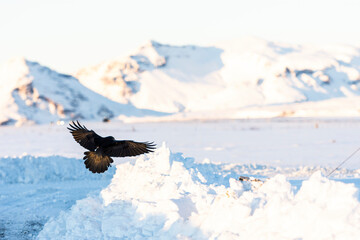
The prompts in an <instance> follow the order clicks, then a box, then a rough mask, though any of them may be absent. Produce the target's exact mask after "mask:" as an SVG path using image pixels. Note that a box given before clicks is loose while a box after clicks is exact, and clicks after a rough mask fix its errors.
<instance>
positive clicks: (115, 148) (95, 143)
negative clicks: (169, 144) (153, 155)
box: [67, 121, 155, 173]
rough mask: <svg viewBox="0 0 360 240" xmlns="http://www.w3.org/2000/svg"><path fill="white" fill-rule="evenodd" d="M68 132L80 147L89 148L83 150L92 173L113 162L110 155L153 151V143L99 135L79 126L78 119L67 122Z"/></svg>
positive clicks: (100, 170)
mask: <svg viewBox="0 0 360 240" xmlns="http://www.w3.org/2000/svg"><path fill="white" fill-rule="evenodd" d="M69 126H70V127H68V128H67V129H69V130H70V133H71V134H72V136H73V137H74V139H75V141H76V142H77V143H79V144H80V145H81V146H82V147H84V148H86V149H88V150H90V151H88V152H84V154H85V156H84V160H85V162H84V163H85V166H86V168H88V169H89V170H90V171H91V172H93V173H102V172H105V171H106V170H107V169H108V167H109V166H110V165H111V163H112V162H113V160H112V158H111V157H130V156H136V155H140V154H143V153H149V152H153V151H154V149H155V144H154V143H152V142H151V143H149V142H134V141H130V140H123V141H118V140H115V138H114V137H111V136H110V137H105V138H103V137H101V136H99V135H97V134H96V133H95V132H94V131H93V130H88V129H87V128H86V127H85V126H81V125H80V123H79V122H78V121H76V122H74V121H73V122H72V124H71V123H70V124H69Z"/></svg>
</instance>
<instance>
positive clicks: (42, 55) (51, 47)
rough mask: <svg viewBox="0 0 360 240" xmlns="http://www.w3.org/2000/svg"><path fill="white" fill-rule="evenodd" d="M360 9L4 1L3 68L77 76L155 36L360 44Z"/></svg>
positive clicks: (287, 3)
mask: <svg viewBox="0 0 360 240" xmlns="http://www.w3.org/2000/svg"><path fill="white" fill-rule="evenodd" d="M359 10H360V1H358V0H336V1H335V0H299V1H298V0H247V1H243V0H221V1H211V0H182V1H171V0H126V1H122V0H101V1H100V0H99V1H98V0H96V1H91V0H72V1H67V0H32V1H31V0H0V64H1V63H3V62H5V61H6V60H8V59H10V58H13V57H18V56H24V57H26V58H27V59H29V60H33V61H37V62H40V63H41V64H44V65H46V66H49V67H51V68H53V69H55V70H57V71H60V72H64V73H74V72H76V71H77V70H78V69H80V68H81V67H86V66H89V65H94V64H97V63H100V62H102V61H104V60H109V59H112V58H116V57H121V56H125V55H127V54H129V53H131V52H132V51H134V50H136V49H137V48H138V47H140V46H141V45H142V44H143V43H145V42H146V41H147V40H150V39H153V40H155V41H158V42H160V43H165V44H174V45H183V44H193V45H201V46H208V45H212V44H214V43H216V42H221V41H224V40H234V39H237V38H240V37H242V36H257V37H261V38H264V39H267V40H272V41H281V42H288V43H300V44H301V43H317V44H319V43H320V44H322V43H343V44H352V45H359V43H360V26H359V23H360V20H359Z"/></svg>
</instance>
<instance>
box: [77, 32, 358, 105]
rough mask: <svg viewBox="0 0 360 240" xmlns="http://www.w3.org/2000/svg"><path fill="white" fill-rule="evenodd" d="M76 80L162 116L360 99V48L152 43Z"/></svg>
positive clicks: (252, 40) (82, 73)
mask: <svg viewBox="0 0 360 240" xmlns="http://www.w3.org/2000/svg"><path fill="white" fill-rule="evenodd" d="M76 77H77V78H78V79H79V81H80V82H81V83H82V84H84V85H85V86H87V87H89V88H90V89H92V90H94V91H97V92H99V93H100V92H101V93H103V94H106V96H108V97H109V98H110V99H112V100H114V101H117V102H122V103H126V102H131V103H132V104H134V106H136V107H141V108H149V109H153V110H158V111H164V112H183V111H185V112H196V111H217V110H225V109H239V108H244V107H249V106H266V105H274V104H285V103H298V102H305V101H321V100H326V99H332V98H340V97H352V96H359V95H360V91H359V88H360V50H359V49H357V48H353V47H349V46H322V47H314V46H299V45H294V46H292V45H286V44H279V43H274V42H268V41H265V40H261V39H256V38H243V39H240V40H237V41H232V42H224V43H220V44H218V45H217V46H216V47H197V46H169V45H162V44H159V43H157V42H154V41H151V42H148V43H147V44H145V45H144V46H142V47H141V48H140V49H138V50H137V51H135V53H134V54H133V55H131V56H128V57H125V58H122V59H117V60H113V61H107V62H104V63H102V64H99V65H97V66H94V67H90V68H84V69H82V70H80V71H79V72H78V73H77V74H76Z"/></svg>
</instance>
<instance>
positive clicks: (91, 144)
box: [67, 121, 102, 151]
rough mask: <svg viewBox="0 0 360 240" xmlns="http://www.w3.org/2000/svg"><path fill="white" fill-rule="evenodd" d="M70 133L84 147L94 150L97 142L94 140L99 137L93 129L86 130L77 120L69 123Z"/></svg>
mask: <svg viewBox="0 0 360 240" xmlns="http://www.w3.org/2000/svg"><path fill="white" fill-rule="evenodd" d="M69 125H70V127H68V128H67V129H69V130H70V133H71V134H72V135H73V137H74V139H75V141H76V142H77V143H79V144H80V145H81V146H83V147H84V148H86V149H88V150H90V151H95V149H96V147H97V144H96V142H95V141H96V140H98V139H101V138H102V137H100V136H99V135H97V134H96V133H95V132H94V131H93V130H88V129H87V128H86V127H85V126H81V125H80V123H79V122H78V121H76V122H74V121H73V122H72V123H70V124H69Z"/></svg>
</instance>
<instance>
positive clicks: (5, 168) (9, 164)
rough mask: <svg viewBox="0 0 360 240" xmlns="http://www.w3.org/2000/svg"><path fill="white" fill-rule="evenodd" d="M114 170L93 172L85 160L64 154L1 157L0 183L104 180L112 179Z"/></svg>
mask: <svg viewBox="0 0 360 240" xmlns="http://www.w3.org/2000/svg"><path fill="white" fill-rule="evenodd" d="M114 172H115V169H114V168H109V170H108V171H107V172H106V173H104V174H101V175H98V174H92V173H91V172H90V171H89V170H88V169H86V168H85V165H84V161H83V160H79V159H75V158H66V157H62V156H48V157H35V156H31V155H26V156H22V157H5V158H0V184H15V183H24V184H33V183H44V182H61V181H77V180H85V179H87V180H102V179H110V178H111V177H112V175H113V174H114Z"/></svg>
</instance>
